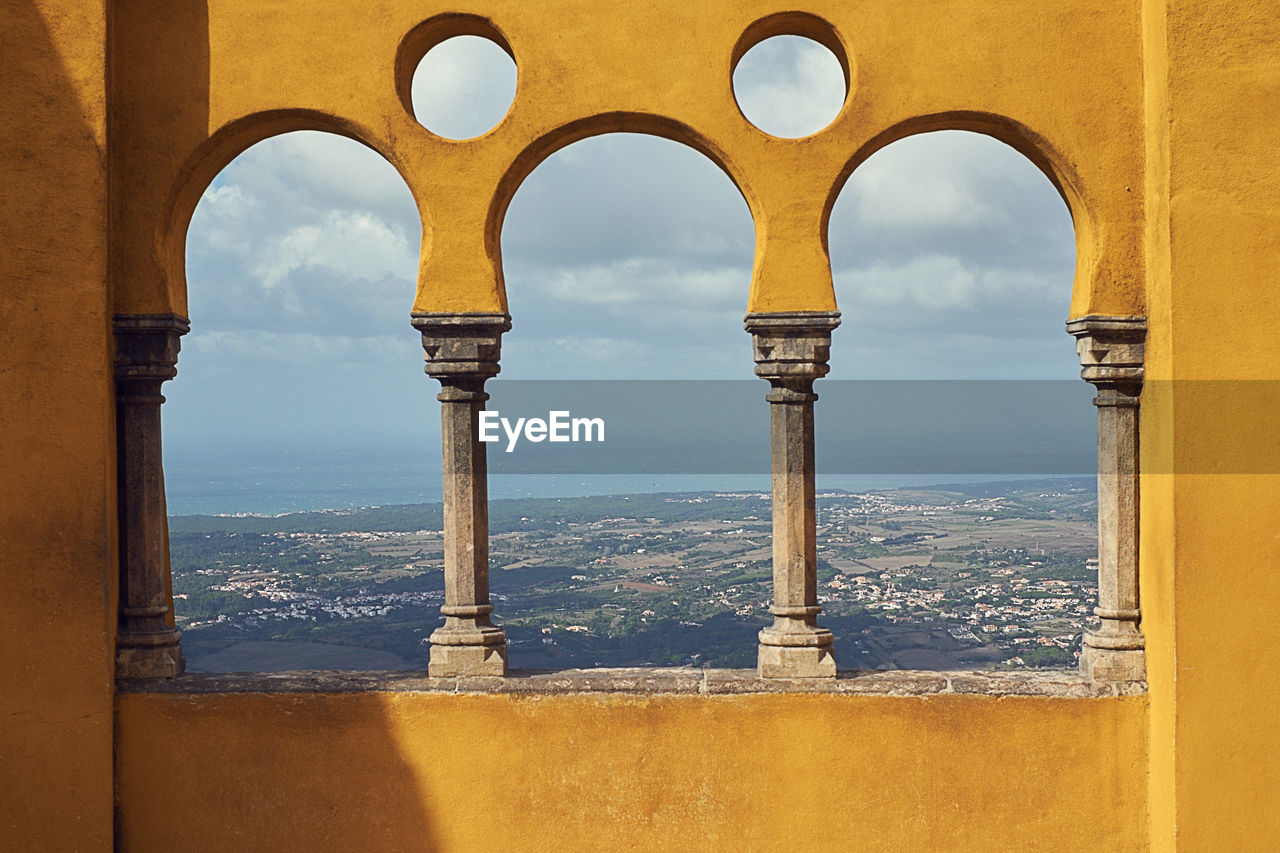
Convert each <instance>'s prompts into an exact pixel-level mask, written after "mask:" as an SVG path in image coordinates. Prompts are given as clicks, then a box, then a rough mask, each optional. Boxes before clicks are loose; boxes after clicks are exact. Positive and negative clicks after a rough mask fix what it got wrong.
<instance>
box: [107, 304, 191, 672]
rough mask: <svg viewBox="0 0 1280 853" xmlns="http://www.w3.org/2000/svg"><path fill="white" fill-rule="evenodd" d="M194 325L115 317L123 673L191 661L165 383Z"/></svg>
mask: <svg viewBox="0 0 1280 853" xmlns="http://www.w3.org/2000/svg"><path fill="white" fill-rule="evenodd" d="M188 329H189V326H188V324H187V321H186V320H185V319H184V318H181V317H177V316H173V315H120V316H117V317H116V318H115V323H114V331H115V344H116V355H115V379H116V466H117V471H116V474H117V484H118V495H117V510H118V517H119V555H120V556H119V560H120V594H119V605H118V620H117V629H116V675H117V676H119V677H121V678H172V677H174V676H176V675H179V674H181V673H182V671H183V670H184V669H185V667H186V661H185V659H184V658H183V654H182V647H181V645H180V640H181V637H182V634H181V633H180V632H179V631H177V630H176V629H175V628H174V621H173V596H172V591H171V587H170V583H169V554H168V527H167V525H168V520H167V517H166V512H165V496H164V470H163V467H162V455H161V438H160V406H161V404H162V403H164V397H163V396H162V395H161V394H160V388H161V385H163V383H164V382H165V381H166V380H168V379H171V378H173V377H174V376H175V375H176V374H177V369H176V366H177V359H178V347H179V337H180V336H181V335H183V334H185V333H186V332H187V330H188Z"/></svg>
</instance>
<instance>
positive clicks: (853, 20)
mask: <svg viewBox="0 0 1280 853" xmlns="http://www.w3.org/2000/svg"><path fill="white" fill-rule="evenodd" d="M589 8H591V10H592V11H591V12H590V13H587V14H584V13H583V11H582V10H583V7H582V4H581V0H541V2H538V3H528V2H524V0H477V2H474V3H470V4H468V5H467V7H466V11H467V13H468V14H467V15H466V16H459V15H458V14H457V13H456V12H455V10H454V9H453V8H452V7H444V6H441V7H438V9H433V8H432V7H431V6H430V5H428V6H423V5H422V4H421V3H410V2H407V1H406V0H378V2H373V3H369V4H362V5H361V6H359V7H358V8H357V7H352V6H351V4H349V3H346V2H344V0H313V2H309V3H307V4H305V5H288V4H281V3H262V2H253V1H252V0H209V2H204V3H192V4H173V3H168V2H165V0H138V2H132V3H128V4H118V5H117V7H116V9H115V12H114V20H115V26H114V32H115V34H116V35H115V40H114V46H115V53H114V54H113V68H114V69H115V76H114V79H115V82H116V85H115V88H114V90H113V97H114V98H115V100H116V104H117V109H118V110H119V112H120V115H121V124H120V127H121V128H122V133H123V132H125V130H126V129H127V136H128V144H127V145H121V146H119V147H118V148H117V149H116V150H114V151H113V158H114V159H113V166H114V168H115V170H116V173H118V174H120V175H121V176H123V177H122V179H123V180H124V181H125V182H126V183H127V185H128V187H129V194H128V204H127V206H124V207H122V208H121V209H120V212H119V216H118V217H117V221H116V223H115V225H116V227H117V228H118V229H119V233H118V239H119V242H120V244H121V251H120V266H119V268H118V270H117V272H118V277H119V280H120V281H122V282H124V283H126V285H125V286H124V287H122V288H121V289H120V290H119V292H118V293H117V306H118V309H119V310H120V311H122V312H127V313H164V312H168V311H174V312H177V313H180V314H182V313H185V311H186V294H185V277H184V269H183V267H184V263H183V249H184V244H185V234H186V226H187V223H188V221H189V218H190V215H191V212H192V210H193V209H194V207H195V204H196V202H197V201H198V199H199V196H200V193H201V192H203V190H204V188H205V187H206V186H207V184H208V183H209V181H210V180H211V179H212V178H213V176H214V175H215V174H216V173H217V172H218V170H219V169H221V168H222V166H224V165H225V164H226V163H228V162H229V161H230V160H231V159H232V158H234V157H235V156H236V155H237V154H239V153H240V152H241V151H242V150H244V149H245V148H246V147H248V146H249V145H251V144H252V143H254V142H256V141H258V140H260V139H262V138H264V137H266V136H269V135H272V134H275V133H280V132H284V131H287V130H295V129H300V128H314V129H322V130H330V131H333V132H338V133H344V134H347V135H350V136H353V137H355V138H357V139H360V140H361V141H363V142H365V143H366V144H368V145H370V146H371V147H373V148H374V149H376V150H378V151H379V152H381V153H382V154H383V155H384V156H385V157H387V159H388V160H389V161H390V162H391V163H392V164H393V165H394V166H395V167H396V168H397V169H398V170H399V171H400V173H401V175H402V176H403V177H404V179H405V181H406V182H407V183H408V185H409V187H410V189H411V190H412V192H413V194H414V197H415V198H416V199H417V201H418V205H419V209H420V212H421V214H422V218H423V222H424V235H423V243H422V245H423V251H422V258H421V266H420V273H419V283H418V285H419V286H418V296H417V300H416V302H415V304H414V305H413V306H406V310H407V309H409V308H410V307H412V308H414V309H415V310H419V311H501V310H504V309H505V304H506V297H505V292H504V290H503V283H502V276H501V259H500V246H499V244H498V241H499V235H500V233H501V226H502V217H503V215H504V214H505V210H506V206H507V203H508V202H509V201H510V199H511V197H512V196H513V194H514V193H515V191H516V189H517V188H518V186H519V183H520V181H521V180H523V178H524V177H525V176H526V175H528V174H529V172H531V171H532V170H533V168H534V167H535V166H536V165H537V164H538V163H539V162H541V160H542V159H544V158H545V157H547V156H548V155H549V154H551V153H552V152H554V151H555V150H556V149H558V148H560V147H563V146H564V145H568V144H570V143H571V142H573V141H575V140H577V139H581V138H583V137H585V136H590V135H593V134H599V133H606V132H612V131H635V132H643V133H653V134H657V135H661V136H666V137H669V138H672V139H676V140H678V141H681V142H684V143H686V144H689V145H692V146H693V147H695V148H697V149H699V150H701V151H702V152H704V153H705V154H707V155H708V156H709V157H711V158H712V159H713V160H714V161H715V162H717V163H718V164H719V165H720V166H721V167H722V168H724V169H725V171H726V172H727V173H728V174H729V175H730V177H731V178H732V179H733V180H734V181H735V182H736V183H737V185H738V186H739V188H740V189H741V190H742V193H743V195H744V197H745V198H746V200H747V203H748V205H749V206H750V208H751V211H752V213H753V216H754V217H755V224H756V237H757V244H756V262H755V271H754V276H753V285H752V291H751V297H750V302H749V304H744V305H743V309H744V311H745V310H748V309H750V310H753V311H772V310H830V309H831V308H833V307H834V306H835V296H834V293H833V289H832V285H831V274H830V269H829V265H828V261H827V256H826V247H825V228H826V218H827V214H828V213H829V212H830V209H831V206H832V204H833V203H834V201H835V198H836V196H837V194H838V192H839V189H840V188H841V187H842V186H843V183H844V180H845V179H846V178H847V176H848V175H849V174H850V172H851V171H852V169H853V168H854V167H855V166H856V165H857V164H858V163H860V162H862V161H863V160H864V159H866V157H868V156H870V155H871V154H872V153H874V151H875V150H877V149H878V148H880V147H882V146H883V145H886V144H888V143H890V142H892V141H894V140H895V139H898V138H900V137H902V136H904V135H908V134H911V133H916V132H922V131H926V130H937V129H943V128H961V129H968V130H976V131H981V132H986V133H990V134H992V135H995V136H997V137H999V138H1001V139H1003V140H1004V141H1006V142H1008V143H1009V144H1011V145H1013V146H1015V147H1017V148H1018V149H1019V150H1021V151H1023V152H1024V153H1025V154H1026V155H1027V156H1029V157H1030V158H1031V159H1032V160H1034V161H1035V162H1036V163H1037V164H1038V165H1040V166H1041V168H1042V169H1044V170H1045V171H1046V173H1047V174H1048V175H1049V176H1050V178H1051V179H1052V180H1053V181H1054V182H1055V183H1056V184H1057V185H1058V186H1059V188H1060V190H1061V191H1062V192H1063V194H1064V196H1065V198H1066V199H1067V202H1068V204H1069V206H1070V207H1071V209H1072V212H1073V215H1074V216H1075V220H1076V230H1077V238H1078V244H1079V256H1080V263H1079V265H1078V272H1077V281H1076V287H1075V293H1074V295H1073V296H1072V297H1070V298H1071V304H1072V310H1073V312H1074V313H1077V314H1080V313H1089V312H1104V313H1121V314H1135V313H1141V312H1142V307H1143V297H1142V278H1141V248H1142V239H1141V237H1142V225H1143V223H1142V200H1143V193H1142V176H1143V146H1142V139H1143V124H1142V108H1143V80H1142V65H1141V54H1140V50H1139V48H1140V44H1141V14H1140V5H1139V4H1138V3H1137V2H1129V3H1117V2H1114V0H1071V2H1056V3H1052V4H1029V3H1027V2H1025V0H947V2H945V3H939V2H937V0H897V2H894V3H892V4H885V3H883V2H881V0H814V2H812V3H810V4H806V13H805V14H804V15H798V14H796V13H791V12H787V11H786V10H788V9H791V8H793V7H791V6H788V5H779V4H778V3H776V2H775V0H734V2H722V3H719V4H716V5H715V7H714V9H713V8H711V7H709V6H708V5H707V4H704V3H687V2H683V0H647V2H643V3H619V4H612V5H610V6H609V8H608V11H607V13H605V12H602V11H600V10H598V9H596V8H595V7H594V6H592V7H589ZM761 22H763V23H761ZM459 32H470V33H479V34H485V35H490V36H492V37H494V38H495V40H499V41H500V42H501V43H503V44H505V45H507V46H508V47H509V48H510V51H511V53H512V54H513V56H514V57H515V60H516V63H517V66H518V69H519V84H518V91H517V93H516V98H515V102H514V104H513V105H512V108H511V110H510V112H509V113H508V115H507V117H506V118H505V119H504V121H502V122H501V123H500V124H499V125H498V126H497V127H496V128H494V129H493V130H492V131H490V132H489V133H487V134H485V135H484V136H482V137H479V138H477V139H475V140H468V141H463V142H457V141H452V140H447V139H442V138H440V137H437V136H435V135H433V134H431V133H430V132H428V131H426V130H424V129H423V128H422V127H421V126H420V125H418V124H417V122H416V121H415V120H414V118H413V116H412V114H411V111H410V109H409V105H408V103H407V101H408V99H407V97H406V96H405V93H406V92H407V91H408V87H409V83H408V79H409V77H410V76H411V75H412V72H413V69H414V67H415V66H416V62H417V59H418V58H419V57H420V56H421V55H422V54H423V53H424V52H425V51H426V50H427V49H428V48H429V47H430V46H431V45H432V44H434V43H436V42H438V41H439V40H441V39H443V38H445V37H447V36H450V35H454V34H457V33H459ZM774 32H800V33H807V34H810V35H813V36H817V37H819V38H822V39H823V40H825V41H826V42H828V43H829V44H831V45H833V46H835V47H838V48H839V47H843V57H844V59H845V60H846V64H847V65H848V67H849V70H850V80H851V83H852V93H851V95H850V97H849V99H848V102H847V104H846V107H845V109H844V111H843V112H842V113H841V115H840V116H839V117H838V118H837V119H836V120H835V122H833V124H832V125H831V126H830V127H828V128H827V129H826V130H825V131H823V132H821V133H819V134H817V135H815V136H811V137H808V138H805V139H801V140H783V139H777V138H774V137H771V136H768V135H766V134H764V133H762V132H760V131H758V130H756V129H755V128H754V127H753V126H751V125H750V124H749V123H748V122H747V121H746V119H745V118H743V116H742V115H741V113H740V112H739V111H738V108H737V106H736V103H735V101H734V99H733V94H732V88H731V76H732V74H731V72H732V67H733V63H734V61H735V59H736V58H737V57H738V56H740V55H741V53H742V52H744V51H745V50H746V49H747V48H748V47H750V46H751V44H752V43H753V41H752V39H754V38H761V37H764V36H765V35H768V34H771V33H774ZM1067 300H1068V296H1067V295H1066V294H1064V306H1065V304H1066V302H1067ZM193 319H196V320H197V321H198V318H193ZM516 319H517V321H518V318H516Z"/></svg>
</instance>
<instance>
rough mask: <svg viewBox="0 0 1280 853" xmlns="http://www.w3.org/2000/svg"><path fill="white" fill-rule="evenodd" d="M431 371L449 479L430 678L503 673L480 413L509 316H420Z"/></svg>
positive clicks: (416, 322) (417, 319)
mask: <svg viewBox="0 0 1280 853" xmlns="http://www.w3.org/2000/svg"><path fill="white" fill-rule="evenodd" d="M413 325H414V326H415V327H416V328H417V329H418V330H419V331H420V332H421V333H422V346H423V352H424V353H425V357H426V362H427V364H426V372H427V374H428V375H430V376H432V377H434V378H436V379H438V380H439V381H440V386H441V390H440V394H439V395H438V397H437V399H438V400H439V401H440V425H441V443H442V451H443V468H444V471H443V478H444V606H443V607H441V608H440V612H441V613H442V614H443V615H444V617H445V621H444V625H443V626H441V627H440V628H438V629H437V630H436V631H434V632H433V633H432V634H431V660H430V663H429V665H428V672H429V673H430V674H431V675H433V676H459V675H498V676H500V675H504V674H506V668H507V645H506V634H505V633H503V631H502V629H501V628H499V627H497V626H496V625H494V624H493V622H492V621H491V619H490V615H489V614H490V613H492V612H493V605H492V604H491V603H490V600H489V494H488V468H487V462H486V451H485V445H484V443H483V442H482V441H480V433H479V415H480V412H481V411H483V410H484V403H485V400H487V399H489V395H488V394H486V393H485V392H484V383H485V381H486V380H488V379H489V378H490V377H492V376H494V375H496V374H497V373H498V359H499V356H500V354H501V341H502V333H503V332H505V331H506V330H508V329H510V328H511V320H510V318H509V317H507V316H506V315H502V314H499V315H494V314H415V315H414V318H413Z"/></svg>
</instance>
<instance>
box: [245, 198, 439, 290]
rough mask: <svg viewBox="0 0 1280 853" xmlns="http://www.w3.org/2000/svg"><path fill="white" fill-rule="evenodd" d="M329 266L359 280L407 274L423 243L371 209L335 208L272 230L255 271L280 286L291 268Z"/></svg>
mask: <svg viewBox="0 0 1280 853" xmlns="http://www.w3.org/2000/svg"><path fill="white" fill-rule="evenodd" d="M307 267H328V268H329V269H330V270H332V271H334V272H337V273H340V274H342V275H343V276H345V277H348V278H350V279H355V280H364V281H375V280H379V279H382V278H386V277H388V276H390V277H395V276H403V275H404V273H405V272H406V271H409V270H415V271H416V268H417V247H416V246H410V243H409V240H408V239H406V237H405V235H404V233H403V232H401V231H400V230H399V229H397V228H395V227H394V226H393V225H391V224H389V223H387V222H385V221H383V220H381V219H379V218H378V217H376V216H374V215H373V214H370V213H365V212H362V211H349V210H347V211H344V210H331V211H329V212H328V213H327V214H325V216H324V219H323V220H322V221H321V222H320V223H318V224H315V225H298V226H295V227H293V228H291V229H289V230H288V231H286V232H284V233H283V234H279V235H271V236H269V237H268V238H267V239H266V240H265V241H264V245H262V246H261V247H260V249H259V251H258V253H257V257H256V259H255V264H254V267H253V268H252V273H253V275H254V276H255V277H256V278H257V279H258V280H259V281H260V282H262V284H263V285H264V286H265V287H268V288H272V287H277V286H279V285H280V284H281V282H282V281H284V280H285V278H286V276H288V274H289V273H291V272H293V271H295V270H298V269H304V268H307Z"/></svg>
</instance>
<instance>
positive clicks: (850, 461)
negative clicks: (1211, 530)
mask: <svg viewBox="0 0 1280 853" xmlns="http://www.w3.org/2000/svg"><path fill="white" fill-rule="evenodd" d="M829 242H830V247H831V258H832V266H833V273H834V278H835V283H836V288H837V293H838V295H839V298H840V305H841V310H842V312H843V316H844V329H843V330H842V332H841V335H840V336H839V338H838V339H837V341H836V343H835V345H834V346H833V350H832V359H831V361H832V375H833V377H839V378H846V379H852V380H855V381H854V382H851V383H846V384H842V383H839V382H834V383H833V382H832V381H831V380H827V384H826V386H825V390H824V400H823V404H822V405H821V406H820V407H819V421H820V423H819V430H818V433H819V436H818V437H819V445H820V447H821V448H822V449H823V450H824V451H825V453H823V454H822V455H821V456H820V463H819V472H820V474H821V473H824V472H826V473H829V474H830V475H831V476H828V477H826V478H824V479H823V480H822V482H824V483H827V484H829V485H837V484H839V483H840V482H841V480H842V478H843V479H844V480H847V481H850V482H853V483H855V484H856V478H850V477H849V475H851V474H854V473H862V474H864V475H865V474H869V473H872V472H879V473H881V474H882V477H883V476H888V477H891V478H897V479H898V480H899V481H900V483H901V484H902V485H904V486H908V487H912V486H914V490H911V489H910V488H908V489H907V490H905V491H899V492H896V493H884V494H882V495H880V496H878V497H876V498H868V497H866V496H860V497H851V498H844V497H839V496H832V497H829V498H827V499H826V500H825V502H824V506H823V517H822V520H821V521H822V523H821V526H820V539H821V542H820V546H819V547H820V549H821V554H822V561H823V562H822V566H821V570H820V583H821V585H822V586H823V587H824V595H823V598H824V607H825V609H826V614H827V615H826V619H827V621H828V623H829V624H831V625H832V626H833V628H834V629H835V630H836V631H837V634H838V635H841V636H844V637H846V638H847V639H846V643H845V645H844V647H843V660H842V665H844V666H850V667H857V668H890V669H893V668H903V669H962V668H974V667H978V668H1001V669H1018V668H1023V667H1028V666H1060V667H1065V666H1073V665H1074V664H1075V658H1076V657H1077V656H1079V655H1080V653H1081V652H1080V649H1081V645H1080V639H1081V633H1082V631H1083V630H1084V628H1085V627H1086V616H1087V615H1091V614H1092V613H1093V609H1094V604H1095V603H1097V602H1098V570H1097V566H1096V564H1097V560H1096V559H1095V558H1096V557H1098V555H1099V549H1100V546H1101V549H1102V550H1103V551H1104V552H1105V549H1106V548H1107V538H1106V535H1105V534H1106V532H1107V528H1106V526H1105V525H1104V537H1103V541H1102V542H1101V543H1100V542H1099V537H1098V520H1097V513H1098V499H1097V492H1096V491H1095V488H1096V486H1097V484H1098V481H1097V480H1096V479H1095V477H1094V473H1095V471H1096V464H1097V463H1096V461H1095V460H1096V452H1095V445H1094V441H1095V437H1094V436H1095V428H1094V425H1093V415H1092V413H1091V412H1090V411H1089V407H1088V405H1087V396H1086V395H1085V392H1086V391H1087V386H1084V385H1082V384H1081V383H1079V382H1078V381H1076V380H1073V379H1071V378H1070V377H1073V376H1074V375H1076V373H1077V371H1078V370H1079V365H1078V362H1077V361H1076V359H1075V358H1073V357H1072V355H1071V351H1070V349H1069V348H1068V344H1067V341H1066V340H1065V339H1064V336H1063V334H1062V318H1063V317H1064V316H1065V314H1066V310H1067V303H1068V301H1069V298H1070V294H1071V286H1072V277H1073V271H1074V265H1075V240H1074V235H1073V230H1072V223H1071V219H1070V213H1069V211H1068V210H1067V208H1066V206H1065V205H1064V204H1063V202H1062V199H1061V197H1060V196H1059V194H1058V192H1057V191H1056V189H1055V188H1054V186H1053V185H1052V184H1051V183H1050V181H1049V180H1048V179H1047V178H1046V177H1045V176H1044V174H1042V173H1041V172H1040V171H1039V169H1038V168H1037V167H1036V166H1035V165H1033V164H1032V163H1031V162H1030V161H1029V160H1027V159H1026V158H1024V157H1023V156H1022V155H1021V154H1019V153H1018V152H1017V151H1015V150H1014V149H1012V148H1010V147H1009V146H1007V145H1005V144H1003V143H1001V142H999V141H997V140H995V139H993V138H991V137H988V136H984V135H980V134H977V133H967V132H955V131H943V132H936V133H930V134H923V135H919V136H914V137H909V138H906V139H903V140H900V141H898V142H896V143H894V144H892V145H890V146H888V147H887V148H884V149H882V150H880V151H879V152H877V153H876V154H874V155H873V156H871V157H870V158H869V159H868V160H867V161H866V162H865V163H863V164H862V165H861V166H860V167H859V168H858V170H857V171H855V172H854V174H853V176H852V178H851V179H850V180H849V182H848V184H847V185H846V187H845V188H844V190H843V193H842V195H841V196H840V199H839V200H838V202H837V204H836V206H835V209H834V211H833V213H832V217H831V222H830V231H829ZM841 475H843V477H842V476H841ZM993 481H994V482H993ZM1108 485H1109V483H1108V482H1103V483H1102V487H1103V490H1104V495H1105V494H1106V488H1107V486H1108ZM1105 577H1106V575H1105V572H1104V593H1103V594H1104V601H1102V603H1101V605H1100V606H1101V608H1102V610H1100V611H1099V612H1100V613H1101V612H1102V611H1103V610H1108V609H1114V608H1113V607H1110V606H1109V603H1108V602H1107V601H1106V600H1105V598H1106V596H1107V594H1108V593H1107V590H1106V589H1105V586H1106V584H1105ZM1104 615H1105V614H1104ZM1097 631H1098V628H1097V626H1096V623H1095V625H1094V626H1093V631H1092V633H1091V634H1090V635H1089V636H1095V637H1096V636H1097ZM1086 642H1088V641H1086ZM1104 642H1105V641H1104ZM1086 648H1087V647H1086ZM1087 667H1088V661H1087V660H1086V668H1087Z"/></svg>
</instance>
